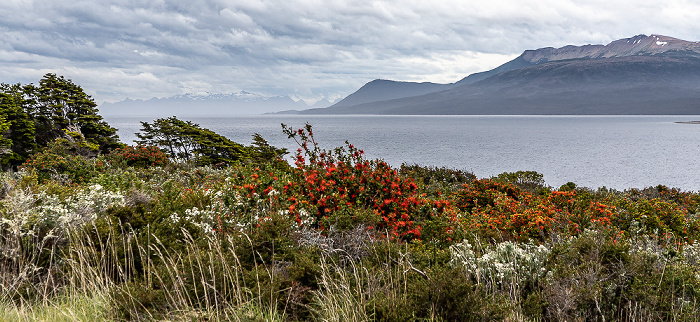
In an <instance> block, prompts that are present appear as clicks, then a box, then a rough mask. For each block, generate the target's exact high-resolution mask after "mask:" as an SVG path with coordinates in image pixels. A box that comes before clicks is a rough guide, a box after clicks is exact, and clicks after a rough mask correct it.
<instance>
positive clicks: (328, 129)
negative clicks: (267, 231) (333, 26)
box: [105, 115, 700, 191]
mask: <svg viewBox="0 0 700 322" xmlns="http://www.w3.org/2000/svg"><path fill="white" fill-rule="evenodd" d="M105 119H106V120H107V122H108V123H109V124H110V125H112V126H114V127H116V128H118V129H119V136H120V138H121V139H122V141H123V142H126V143H132V140H133V139H135V138H136V136H135V135H134V133H135V132H138V131H139V130H140V128H141V126H140V123H139V121H149V122H150V121H152V120H153V119H154V117H151V118H149V117H105ZM182 119H186V120H190V121H193V122H194V123H197V124H199V125H201V126H202V127H205V128H208V129H210V130H213V131H214V132H217V133H219V134H221V135H224V136H226V137H228V138H230V139H232V140H234V141H236V142H239V143H243V144H246V145H247V144H250V143H251V136H252V134H253V133H260V134H261V135H262V136H263V137H264V138H265V139H267V140H268V141H269V142H270V144H272V145H274V146H278V147H286V148H288V149H289V150H290V151H294V150H296V148H297V147H296V146H295V143H294V141H292V140H290V139H287V137H286V136H285V135H284V134H283V133H282V130H281V127H280V123H285V124H287V125H291V126H293V127H294V128H298V127H302V126H304V124H305V123H306V122H309V123H310V124H312V125H313V127H314V135H315V136H316V140H317V142H319V144H320V145H321V146H322V147H324V148H333V147H336V146H340V145H343V143H344V142H345V140H348V141H349V142H350V143H352V144H354V145H355V146H357V147H359V148H360V149H364V150H365V152H366V155H367V157H368V158H381V159H384V160H385V161H387V162H388V163H389V164H391V165H392V166H400V165H401V163H409V164H413V163H417V164H422V165H430V166H440V167H442V166H445V167H450V168H456V169H463V170H468V171H471V172H473V173H474V174H476V175H477V176H478V177H490V176H494V175H497V174H499V173H502V172H505V171H518V170H534V171H537V172H540V173H542V174H543V175H544V178H545V181H546V183H547V184H548V185H551V186H554V187H558V186H560V185H562V184H564V183H566V182H569V181H571V182H575V183H576V184H578V185H579V186H586V187H591V188H597V187H601V186H606V187H609V188H615V189H620V190H622V189H626V188H643V187H647V186H655V185H658V184H664V185H667V186H671V187H678V188H681V189H683V190H692V191H699V190H700V162H699V161H698V156H699V155H700V125H695V124H676V123H674V122H675V121H693V120H700V116H299V115H255V116H240V117H224V118H222V117H195V118H184V117H183V118H182Z"/></svg>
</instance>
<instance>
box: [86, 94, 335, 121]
mask: <svg viewBox="0 0 700 322" xmlns="http://www.w3.org/2000/svg"><path fill="white" fill-rule="evenodd" d="M316 104H318V105H314V106H329V105H331V104H332V103H331V102H329V101H319V102H317V103H316ZM309 107H310V106H309V105H307V104H306V103H305V102H304V101H301V100H299V101H295V100H292V99H291V98H290V97H287V96H263V95H259V94H254V93H250V92H246V91H241V92H238V93H230V94H212V93H204V94H184V95H177V96H171V97H165V98H152V99H149V100H132V99H128V98H127V99H125V100H123V101H120V102H116V103H103V104H101V105H100V106H99V110H100V114H102V115H106V116H111V115H115V116H120V115H129V116H132V115H136V116H143V115H146V116H170V115H177V116H202V115H216V116H230V115H241V114H265V113H274V112H280V111H284V110H300V109H308V108H309Z"/></svg>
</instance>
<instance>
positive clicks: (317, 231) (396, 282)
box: [0, 101, 700, 321]
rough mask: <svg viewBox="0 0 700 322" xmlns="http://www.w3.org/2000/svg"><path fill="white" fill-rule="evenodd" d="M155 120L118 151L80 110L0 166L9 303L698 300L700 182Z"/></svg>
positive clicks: (618, 311) (642, 304)
mask: <svg viewBox="0 0 700 322" xmlns="http://www.w3.org/2000/svg"><path fill="white" fill-rule="evenodd" d="M3 102H4V101H3ZM143 127H144V128H143V130H142V132H141V133H140V135H139V137H140V138H141V139H142V141H143V145H139V146H119V147H114V148H111V149H108V150H107V151H97V150H95V149H90V148H89V147H86V146H85V144H86V143H85V142H88V143H89V142H90V141H89V140H88V139H86V138H85V137H84V136H82V134H81V133H80V132H79V131H77V129H76V128H73V131H65V134H64V135H63V136H57V137H56V138H55V139H54V140H53V141H51V142H50V143H48V144H47V145H46V146H45V147H43V148H40V147H37V148H36V152H33V154H31V155H30V156H28V157H27V158H26V159H25V160H24V161H23V162H22V163H21V164H20V165H19V166H18V167H16V168H12V167H8V168H7V170H6V171H4V172H2V173H0V216H1V218H2V219H1V221H0V285H2V287H1V288H0V308H1V309H0V320H3V321H5V320H43V321H60V320H64V321H74V320H84V321H93V320H173V321H174V320H178V321H180V320H196V321H199V320H213V321H218V320H234V321H269V320H276V321H316V320H319V321H367V320H378V321H415V320H437V321H465V320H466V321H469V320H509V321H513V320H516V321H529V320H560V321H571V320H688V321H694V320H696V319H697V316H700V303H698V299H700V247H698V245H697V244H696V241H697V240H698V238H699V237H700V218H698V214H699V213H698V212H699V210H700V194H698V193H694V192H685V191H680V190H678V189H673V188H668V187H665V186H657V187H650V188H646V189H641V190H640V189H630V190H625V191H615V190H608V189H604V188H601V189H597V190H593V189H589V188H583V187H577V186H576V184H574V183H568V184H566V185H564V186H562V187H558V188H557V187H549V186H547V185H546V184H545V182H544V181H543V180H542V175H540V174H538V173H536V172H529V171H522V172H514V173H503V174H501V175H498V176H496V177H493V178H481V179H480V178H476V177H475V176H474V175H472V174H471V173H468V172H464V171H460V170H454V169H445V168H433V167H426V166H420V165H402V166H400V167H398V168H394V167H391V166H389V165H388V164H386V163H385V162H383V161H381V160H367V159H366V158H365V157H364V154H363V151H362V150H360V149H358V148H357V147H355V146H353V145H352V144H350V143H347V144H346V145H345V146H342V147H338V148H335V149H332V150H326V149H322V148H320V147H319V145H318V144H317V142H316V141H315V140H314V136H313V128H312V127H311V126H310V125H306V126H305V127H304V128H300V129H296V128H291V127H288V126H285V125H282V129H281V130H282V131H284V132H285V133H286V134H287V135H288V136H289V138H290V140H295V141H296V142H297V143H298V145H299V149H298V150H297V151H296V152H295V153H294V155H293V160H292V162H291V164H290V163H289V162H287V161H284V160H283V159H282V158H283V157H284V155H285V153H286V151H284V150H280V149H277V148H275V147H272V146H269V145H268V144H267V142H265V140H264V139H263V138H261V137H260V136H254V141H253V143H252V144H251V145H250V146H244V145H241V144H238V143H235V142H231V141H228V140H226V139H225V138H222V137H220V136H219V135H218V134H216V133H213V132H211V131H209V130H207V129H203V128H201V127H199V126H198V125H196V124H193V123H189V122H186V121H180V120H177V119H176V118H168V119H160V120H157V121H154V122H153V123H143ZM70 132H72V133H70ZM5 133H6V134H7V135H4V137H5V138H6V139H8V140H9V141H10V142H6V143H5V144H11V143H12V142H11V141H12V140H11V135H10V134H11V133H9V134H8V132H5ZM168 135H169V136H168ZM85 149H88V150H89V151H96V152H90V153H86V150H85Z"/></svg>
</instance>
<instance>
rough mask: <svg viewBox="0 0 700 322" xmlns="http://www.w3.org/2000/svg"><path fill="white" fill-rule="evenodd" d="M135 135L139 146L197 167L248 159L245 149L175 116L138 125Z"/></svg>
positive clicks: (248, 152)
mask: <svg viewBox="0 0 700 322" xmlns="http://www.w3.org/2000/svg"><path fill="white" fill-rule="evenodd" d="M141 126H142V129H141V132H140V133H136V136H137V137H138V138H139V139H140V140H138V141H136V143H138V144H141V145H155V146H158V147H160V148H161V149H163V150H164V151H166V152H167V153H168V155H169V156H170V157H171V158H172V159H175V160H179V161H185V162H187V161H192V162H194V163H195V164H198V165H210V164H226V165H230V164H232V163H235V162H237V161H242V160H247V159H250V154H251V151H250V149H249V148H247V147H245V146H243V145H241V144H238V143H236V142H233V141H231V140H229V139H227V138H225V137H223V136H221V135H219V134H217V133H215V132H213V131H211V130H209V129H206V128H202V127H200V126H199V125H198V124H195V123H192V122H190V121H183V120H180V119H178V118H177V117H175V116H171V117H169V118H161V119H157V120H155V121H153V123H148V122H141Z"/></svg>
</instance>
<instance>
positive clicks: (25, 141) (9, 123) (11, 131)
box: [0, 92, 37, 167]
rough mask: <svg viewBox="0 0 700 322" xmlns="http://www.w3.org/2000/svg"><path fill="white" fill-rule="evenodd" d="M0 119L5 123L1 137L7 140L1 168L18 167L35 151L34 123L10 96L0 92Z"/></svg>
mask: <svg viewBox="0 0 700 322" xmlns="http://www.w3.org/2000/svg"><path fill="white" fill-rule="evenodd" d="M0 117H2V118H3V119H4V120H5V122H6V128H4V129H3V130H2V132H1V133H2V137H3V138H4V139H6V140H7V143H6V145H5V146H6V147H5V153H3V154H2V157H0V164H2V167H8V166H10V167H13V166H18V165H20V164H22V162H24V160H26V159H27V158H28V157H29V156H30V155H31V154H32V153H34V152H35V151H36V147H37V145H36V142H35V139H34V136H35V129H34V122H32V120H31V118H30V117H29V115H27V113H25V112H24V110H23V109H22V107H20V106H19V105H17V104H16V103H15V97H14V96H13V95H11V94H7V93H2V92H0Z"/></svg>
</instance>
